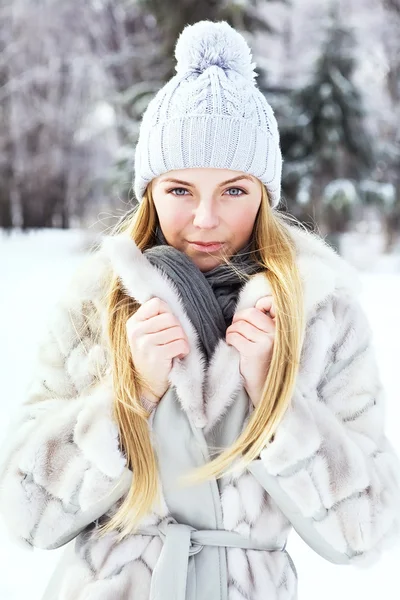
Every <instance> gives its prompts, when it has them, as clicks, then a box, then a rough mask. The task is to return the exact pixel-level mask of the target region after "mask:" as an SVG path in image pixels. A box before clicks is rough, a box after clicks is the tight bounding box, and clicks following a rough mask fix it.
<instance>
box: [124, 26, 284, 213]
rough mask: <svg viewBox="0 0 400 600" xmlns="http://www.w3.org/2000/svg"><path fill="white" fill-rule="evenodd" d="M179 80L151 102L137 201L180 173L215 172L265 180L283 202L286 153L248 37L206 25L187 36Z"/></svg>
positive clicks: (142, 136) (180, 47) (274, 200)
mask: <svg viewBox="0 0 400 600" xmlns="http://www.w3.org/2000/svg"><path fill="white" fill-rule="evenodd" d="M175 57H176V59H177V65H176V67H175V70H176V72H177V73H176V75H174V77H172V79H170V80H169V81H168V82H167V83H166V84H165V85H164V87H163V88H161V89H160V90H159V91H158V92H157V94H156V95H155V96H154V98H153V99H152V100H151V101H150V103H149V105H148V107H147V109H146V111H145V112H144V114H143V118H142V122H141V125H140V131H139V139H138V143H137V146H136V149H135V167H134V168H135V173H134V176H135V180H134V190H135V195H136V198H137V200H138V202H140V201H141V200H142V198H143V194H144V192H145V189H146V187H147V184H148V183H149V182H150V181H151V180H152V179H153V178H154V177H158V176H159V175H161V174H163V173H165V172H166V171H171V170H174V169H185V168H195V167H214V168H220V169H232V170H234V171H242V172H245V173H249V174H251V175H253V176H254V177H257V178H258V179H259V180H260V181H262V182H263V183H264V184H265V186H266V188H267V190H268V192H269V196H270V200H271V206H272V207H273V208H274V207H276V206H277V205H278V203H279V199H280V188H281V176H282V154H281V150H280V142H279V132H278V125H277V122H276V119H275V116H274V113H273V110H272V108H271V106H270V105H269V104H268V102H267V100H266V99H265V97H264V96H263V94H262V93H261V92H260V90H259V89H258V88H257V87H256V83H255V78H256V77H257V74H256V73H255V72H254V68H255V66H256V65H255V63H252V62H251V59H252V56H251V51H250V48H249V46H248V44H247V42H246V40H245V39H244V37H243V36H242V35H241V34H240V33H238V32H237V31H236V30H235V29H233V28H232V27H231V26H230V25H229V24H228V23H227V22H225V21H220V22H213V21H199V22H198V23H195V24H194V25H187V26H186V27H185V28H184V30H183V31H182V33H181V34H180V36H179V38H178V41H177V44H176V47H175Z"/></svg>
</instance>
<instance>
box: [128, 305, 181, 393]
mask: <svg viewBox="0 0 400 600" xmlns="http://www.w3.org/2000/svg"><path fill="white" fill-rule="evenodd" d="M126 332H127V336H128V342H129V347H130V350H131V354H132V361H133V364H134V366H135V369H136V370H137V371H138V373H139V375H140V376H141V377H142V378H143V379H144V381H146V382H147V385H146V387H145V389H143V390H142V392H143V395H144V396H145V397H146V398H147V399H148V400H150V401H153V402H158V401H159V400H160V398H161V397H162V396H163V395H164V393H165V392H166V391H167V389H168V387H169V381H168V376H169V373H170V371H171V368H172V360H173V359H174V358H175V357H176V356H179V357H180V358H183V357H184V356H186V354H188V353H189V341H188V339H187V336H186V334H185V333H184V331H183V329H182V326H181V324H180V323H179V321H178V319H177V318H176V317H175V316H174V315H173V314H172V312H171V310H170V308H169V306H168V304H167V303H166V302H164V301H163V300H160V298H151V300H148V301H147V302H144V303H143V304H142V305H141V306H140V307H139V308H138V310H137V311H136V312H135V313H134V314H133V315H131V317H129V319H128V320H127V322H126Z"/></svg>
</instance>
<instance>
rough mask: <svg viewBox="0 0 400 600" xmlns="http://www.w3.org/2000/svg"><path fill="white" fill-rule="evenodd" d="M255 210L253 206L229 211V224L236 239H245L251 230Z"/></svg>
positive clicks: (255, 213)
mask: <svg viewBox="0 0 400 600" xmlns="http://www.w3.org/2000/svg"><path fill="white" fill-rule="evenodd" d="M256 215H257V211H256V210H255V209H253V207H248V208H247V209H246V210H240V211H233V210H232V211H231V212H230V214H229V221H228V222H229V225H230V230H231V232H232V233H233V234H234V235H235V237H236V239H237V240H245V239H247V238H248V237H249V236H250V235H251V232H252V230H253V226H254V223H255V219H256Z"/></svg>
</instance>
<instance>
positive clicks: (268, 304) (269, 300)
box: [255, 296, 276, 319]
mask: <svg viewBox="0 0 400 600" xmlns="http://www.w3.org/2000/svg"><path fill="white" fill-rule="evenodd" d="M255 307H256V308H257V309H258V310H261V311H265V312H268V313H269V314H270V315H271V318H273V319H274V318H275V316H276V313H275V306H274V299H273V297H272V296H263V297H262V298H260V299H259V300H257V302H256V305H255Z"/></svg>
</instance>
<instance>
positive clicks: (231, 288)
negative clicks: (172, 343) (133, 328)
mask: <svg viewBox="0 0 400 600" xmlns="http://www.w3.org/2000/svg"><path fill="white" fill-rule="evenodd" d="M250 248H251V240H250V241H249V242H248V244H247V245H246V246H245V247H244V248H243V249H242V250H240V251H239V252H237V253H236V254H234V255H233V256H232V257H230V262H231V263H232V264H233V265H234V266H235V268H236V269H238V270H239V271H240V272H241V273H243V274H245V275H252V274H253V273H257V272H258V271H261V270H263V268H262V267H261V266H260V265H258V264H257V263H256V262H255V261H254V259H253V258H252V255H251V252H250ZM144 254H145V255H146V257H147V259H148V260H149V261H150V262H151V264H152V265H155V266H156V267H158V268H159V269H161V270H162V271H164V272H165V274H166V275H167V276H168V277H169V278H170V279H171V280H172V281H173V283H174V284H175V286H176V287H177V289H178V291H179V293H180V296H181V298H182V301H183V304H184V307H185V310H186V313H187V315H188V317H189V319H190V320H191V322H192V324H193V325H194V327H195V329H196V331H197V334H198V336H199V340H200V343H201V346H202V350H203V352H204V354H205V356H206V359H207V362H208V361H209V359H210V358H211V355H212V353H213V351H214V349H215V347H216V345H217V343H218V341H219V340H220V338H221V337H225V332H226V328H227V327H229V325H230V324H231V322H232V318H233V314H234V311H235V305H236V300H237V296H238V293H239V291H240V288H241V287H242V286H243V284H244V283H245V279H243V277H242V278H240V277H239V275H238V274H237V273H236V272H235V270H234V269H232V268H230V266H229V265H226V264H224V263H223V264H221V265H218V266H216V267H214V268H213V269H211V270H210V271H206V272H202V271H200V269H199V268H198V267H197V265H195V263H194V262H193V261H192V260H191V259H190V258H189V257H188V256H187V255H186V254H185V253H184V252H181V251H180V250H177V249H176V248H174V247H173V246H170V245H169V244H168V242H167V240H166V239H165V236H164V234H163V232H162V230H161V228H160V227H157V230H156V235H155V245H154V246H152V247H151V248H148V249H146V250H144Z"/></svg>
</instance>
